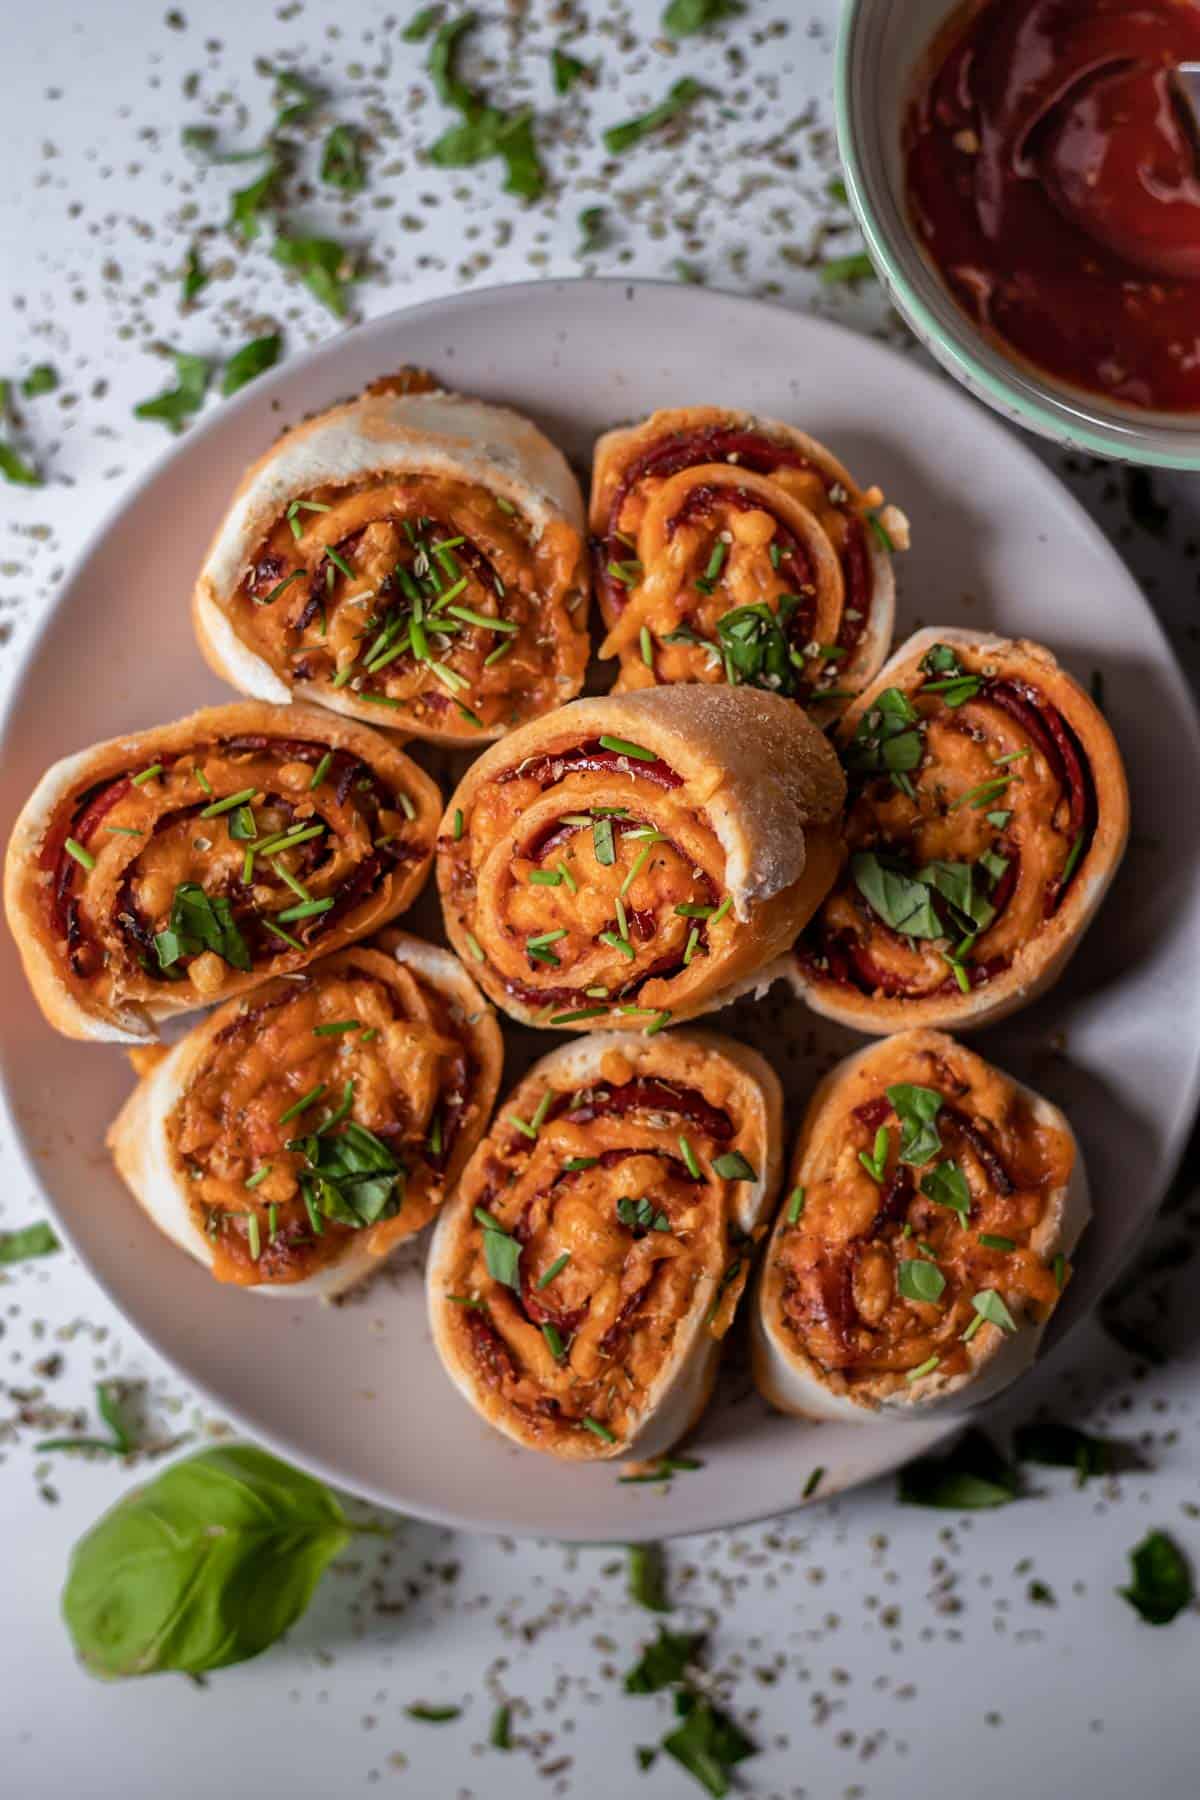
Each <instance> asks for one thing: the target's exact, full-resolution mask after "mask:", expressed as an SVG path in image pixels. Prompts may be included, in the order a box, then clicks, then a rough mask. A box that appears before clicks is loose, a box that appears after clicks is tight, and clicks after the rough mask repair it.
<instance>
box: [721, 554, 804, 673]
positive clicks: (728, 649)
mask: <svg viewBox="0 0 1200 1800" xmlns="http://www.w3.org/2000/svg"><path fill="white" fill-rule="evenodd" d="M720 548H722V549H724V545H721V546H720ZM710 566H711V565H710ZM799 604H800V602H799V600H798V599H797V598H796V596H795V595H793V594H783V595H781V596H780V599H779V611H778V613H776V612H774V611H773V610H772V609H771V607H769V606H768V605H767V603H766V601H765V600H760V601H757V602H756V603H755V604H754V605H753V606H736V607H734V608H733V610H732V611H731V612H727V613H726V614H725V615H724V617H723V618H721V619H719V620H718V621H717V637H718V638H719V639H720V643H721V650H722V653H723V656H724V661H725V674H726V678H727V679H728V680H729V682H730V683H731V684H732V685H735V686H736V685H738V684H744V685H745V686H747V687H759V688H767V689H769V690H770V691H771V692H772V693H776V694H789V695H790V694H794V693H795V692H796V690H797V688H798V687H799V684H800V673H801V671H800V668H799V667H797V664H796V663H795V662H794V661H793V659H792V653H791V646H790V645H789V643H788V639H787V635H786V632H785V630H784V627H785V626H786V624H787V621H788V619H789V618H790V617H791V615H792V613H793V612H795V610H796V607H797V606H798V605H799Z"/></svg>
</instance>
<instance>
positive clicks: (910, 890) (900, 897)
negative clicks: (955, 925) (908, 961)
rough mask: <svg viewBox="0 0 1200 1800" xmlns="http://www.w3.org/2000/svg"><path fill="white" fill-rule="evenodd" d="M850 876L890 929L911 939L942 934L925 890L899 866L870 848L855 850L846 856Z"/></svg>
mask: <svg viewBox="0 0 1200 1800" xmlns="http://www.w3.org/2000/svg"><path fill="white" fill-rule="evenodd" d="M850 875H851V878H852V880H853V882H854V885H855V887H857V889H858V891H859V893H860V894H861V895H862V897H863V899H864V900H865V901H866V902H867V905H868V906H869V907H870V908H871V910H872V912H874V913H877V914H878V916H879V917H880V918H881V919H882V920H883V922H884V924H885V925H890V926H891V928H892V930H893V931H898V932H900V933H901V934H902V936H904V937H914V938H940V937H945V936H946V928H945V926H944V925H942V923H941V922H940V920H939V919H938V916H937V914H936V913H935V912H934V910H933V903H932V901H931V899H930V892H929V889H928V888H927V887H926V886H925V883H924V882H923V881H918V880H917V879H916V877H915V876H913V875H910V874H908V873H907V872H906V871H905V870H904V869H903V868H902V867H899V866H896V865H893V864H890V863H885V862H884V861H883V860H882V858H881V857H879V856H878V855H877V854H876V852H875V851H873V850H859V851H856V852H855V854H854V855H853V856H852V857H851V858H850Z"/></svg>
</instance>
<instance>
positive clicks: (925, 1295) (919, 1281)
mask: <svg viewBox="0 0 1200 1800" xmlns="http://www.w3.org/2000/svg"><path fill="white" fill-rule="evenodd" d="M896 1286H897V1287H898V1288H899V1290H900V1294H901V1297H902V1298H903V1299H905V1300H922V1301H925V1302H926V1303H932V1302H934V1301H937V1300H940V1299H941V1297H942V1294H943V1292H944V1290H945V1286H946V1277H945V1276H944V1275H943V1274H942V1271H941V1270H940V1269H939V1268H938V1267H937V1264H936V1263H931V1262H926V1261H925V1260H924V1258H923V1257H920V1256H910V1257H909V1258H908V1259H907V1260H906V1261H905V1262H902V1263H900V1264H899V1265H898V1267H897V1271H896Z"/></svg>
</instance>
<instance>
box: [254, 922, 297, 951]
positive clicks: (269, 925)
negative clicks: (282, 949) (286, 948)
mask: <svg viewBox="0 0 1200 1800" xmlns="http://www.w3.org/2000/svg"><path fill="white" fill-rule="evenodd" d="M262 923H263V925H264V927H265V928H266V930H267V931H269V932H270V933H271V936H272V937H277V938H282V940H283V942H284V943H285V944H290V945H291V947H292V949H293V950H303V948H304V945H303V944H302V943H301V942H300V940H299V938H294V937H292V935H291V933H290V932H287V931H284V930H283V928H282V926H280V925H276V923H275V921H274V920H273V919H264V920H263V921H262Z"/></svg>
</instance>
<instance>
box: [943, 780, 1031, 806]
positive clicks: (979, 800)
mask: <svg viewBox="0 0 1200 1800" xmlns="http://www.w3.org/2000/svg"><path fill="white" fill-rule="evenodd" d="M1016 779H1017V777H1016V776H1015V775H998V776H997V777H996V778H995V780H994V781H981V782H980V783H979V785H978V787H972V788H968V789H967V791H966V793H965V794H960V795H959V796H958V799H957V800H952V801H951V802H950V811H951V812H957V811H958V809H959V807H960V806H970V807H972V808H973V809H974V810H975V811H976V812H980V811H982V810H983V808H984V807H986V806H990V805H991V804H992V801H993V800H998V799H999V797H1000V795H1001V794H1002V793H1003V792H1004V790H1005V788H1006V787H1008V785H1009V783H1010V782H1013V781H1015V780H1016Z"/></svg>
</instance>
